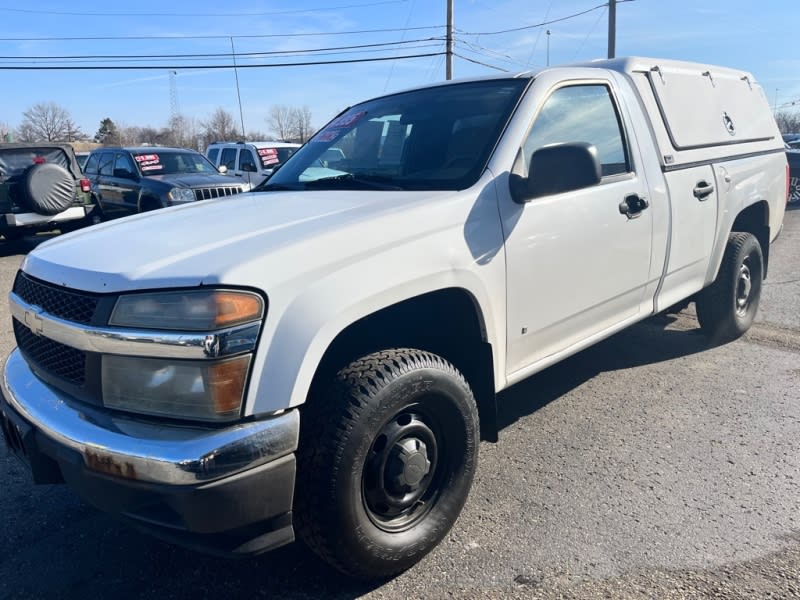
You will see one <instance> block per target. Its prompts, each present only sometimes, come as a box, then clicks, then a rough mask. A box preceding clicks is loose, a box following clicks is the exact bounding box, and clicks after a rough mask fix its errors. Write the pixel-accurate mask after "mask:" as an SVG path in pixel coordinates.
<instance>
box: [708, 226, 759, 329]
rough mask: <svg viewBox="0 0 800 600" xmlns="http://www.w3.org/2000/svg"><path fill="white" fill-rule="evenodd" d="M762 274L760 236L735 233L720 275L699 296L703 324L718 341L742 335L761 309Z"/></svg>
mask: <svg viewBox="0 0 800 600" xmlns="http://www.w3.org/2000/svg"><path fill="white" fill-rule="evenodd" d="M763 276H764V260H763V257H762V253H761V245H760V244H759V243H758V240H757V239H756V238H755V236H753V235H752V234H750V233H745V232H734V233H732V234H731V235H730V237H729V238H728V245H727V247H726V248H725V255H724V256H723V258H722V264H721V265H720V268H719V273H717V278H716V279H715V280H714V282H713V283H712V284H711V285H710V286H708V287H707V288H706V289H704V290H703V291H702V292H700V293H699V294H698V296H697V301H696V306H697V320H698V321H699V322H700V327H701V328H702V329H703V330H704V331H705V332H706V333H708V334H709V335H710V336H711V338H712V339H714V340H715V341H729V340H733V339H736V338H738V337H739V336H741V335H743V334H744V333H745V332H746V331H747V330H748V329H750V326H751V325H752V324H753V320H754V319H755V316H756V312H757V311H758V302H759V300H760V298H761V283H762V279H763Z"/></svg>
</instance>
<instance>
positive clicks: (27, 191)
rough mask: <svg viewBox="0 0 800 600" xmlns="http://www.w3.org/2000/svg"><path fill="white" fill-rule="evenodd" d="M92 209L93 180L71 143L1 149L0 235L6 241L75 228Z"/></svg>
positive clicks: (10, 145)
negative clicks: (82, 170) (91, 185)
mask: <svg viewBox="0 0 800 600" xmlns="http://www.w3.org/2000/svg"><path fill="white" fill-rule="evenodd" d="M91 210H92V203H91V199H90V197H89V181H88V180H87V179H84V178H83V175H82V174H81V169H80V167H79V166H78V160H77V159H76V158H75V152H74V150H73V149H72V146H70V145H69V144H58V143H47V142H37V143H33V144H0V211H2V217H0V233H2V234H3V237H5V239H6V240H16V239H19V238H21V237H22V236H23V235H26V234H30V233H37V232H39V231H52V230H54V229H60V230H62V231H66V230H67V229H77V228H78V227H80V226H81V225H83V224H84V221H83V219H84V217H85V216H86V215H87V214H88V213H89V212H90V211H91Z"/></svg>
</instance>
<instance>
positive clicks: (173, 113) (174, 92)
mask: <svg viewBox="0 0 800 600" xmlns="http://www.w3.org/2000/svg"><path fill="white" fill-rule="evenodd" d="M177 76H178V72H177V71H170V72H169V116H170V119H171V120H173V121H174V120H175V118H176V117H178V116H179V115H180V113H181V110H180V107H179V106H178V84H177V79H176V78H177Z"/></svg>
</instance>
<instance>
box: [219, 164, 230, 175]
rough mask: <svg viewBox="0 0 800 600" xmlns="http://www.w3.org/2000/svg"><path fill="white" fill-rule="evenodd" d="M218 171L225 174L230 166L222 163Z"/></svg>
mask: <svg viewBox="0 0 800 600" xmlns="http://www.w3.org/2000/svg"><path fill="white" fill-rule="evenodd" d="M217 171H219V172H220V173H222V174H223V175H225V173H227V172H228V167H226V166H225V165H220V166H218V167H217Z"/></svg>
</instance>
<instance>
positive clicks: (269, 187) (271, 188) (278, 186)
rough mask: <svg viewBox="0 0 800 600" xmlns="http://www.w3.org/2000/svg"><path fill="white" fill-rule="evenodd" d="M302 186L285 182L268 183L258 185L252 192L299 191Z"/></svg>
mask: <svg viewBox="0 0 800 600" xmlns="http://www.w3.org/2000/svg"><path fill="white" fill-rule="evenodd" d="M301 189H302V188H299V187H295V186H293V185H286V184H285V183H266V184H263V185H261V184H260V185H257V186H256V187H254V188H253V189H252V190H250V191H251V192H297V191H300V190H301Z"/></svg>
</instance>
